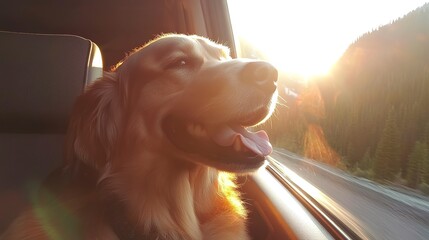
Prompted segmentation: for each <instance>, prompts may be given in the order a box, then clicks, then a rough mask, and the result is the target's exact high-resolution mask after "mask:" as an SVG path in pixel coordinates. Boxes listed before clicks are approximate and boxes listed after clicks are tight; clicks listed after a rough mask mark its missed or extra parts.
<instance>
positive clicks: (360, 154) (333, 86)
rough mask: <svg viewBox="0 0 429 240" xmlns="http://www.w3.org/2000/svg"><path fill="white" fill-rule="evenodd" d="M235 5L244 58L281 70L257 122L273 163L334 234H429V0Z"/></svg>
mask: <svg viewBox="0 0 429 240" xmlns="http://www.w3.org/2000/svg"><path fill="white" fill-rule="evenodd" d="M228 7H229V11H230V14H231V22H232V26H233V32H234V38H235V42H236V48H237V54H238V56H239V57H248V58H261V59H266V60H268V61H270V62H272V63H273V64H274V65H275V66H276V67H277V68H278V69H279V81H278V90H279V100H278V104H277V109H276V111H275V113H274V114H273V116H272V117H271V119H270V120H268V121H267V122H266V123H265V124H263V125H262V126H258V127H260V128H261V129H266V130H267V132H268V133H269V136H270V139H271V142H272V144H273V145H274V149H275V150H274V152H273V154H272V155H271V158H270V159H269V165H268V167H267V169H268V171H269V172H270V173H271V174H273V175H274V176H276V178H277V179H278V181H280V182H282V184H283V186H285V188H287V189H288V190H289V191H291V192H293V193H294V194H295V196H296V197H297V198H298V199H300V202H301V203H302V204H304V205H305V206H306V208H307V209H309V211H310V212H311V213H312V214H313V216H316V219H318V221H319V222H320V223H321V224H322V225H323V226H324V227H325V228H326V229H328V231H329V232H330V233H331V234H332V235H333V236H334V237H335V238H351V239H359V238H362V239H427V238H429V222H428V221H427V219H429V198H428V194H429V190H428V189H429V188H428V186H429V185H428V184H429V178H427V176H429V154H428V148H429V110H428V108H427V106H428V104H429V97H428V96H429V71H428V67H427V66H429V65H428V64H429V55H428V54H424V53H423V52H425V53H427V52H428V51H429V21H427V19H428V17H429V3H425V1H401V2H391V1H377V2H370V1H368V2H366V1H299V2H296V1H295V2H294V1H240V0H235V1H234V0H230V1H228ZM287 204H288V203H287V202H285V203H284V205H285V206H286V205H287ZM336 234H337V235H336Z"/></svg>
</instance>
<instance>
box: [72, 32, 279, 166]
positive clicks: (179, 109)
mask: <svg viewBox="0 0 429 240" xmlns="http://www.w3.org/2000/svg"><path fill="white" fill-rule="evenodd" d="M276 80H277V70H276V69H275V68H274V67H273V66H271V65H270V64H268V63H266V62H262V61H251V60H244V59H231V58H230V56H229V51H228V49H227V48H226V47H224V46H222V45H219V44H216V43H214V42H212V41H210V40H208V39H206V38H202V37H198V36H185V35H165V36H162V37H160V38H157V39H156V40H154V41H152V42H150V43H148V44H146V45H145V46H144V47H142V48H140V49H137V50H136V51H134V52H133V53H132V54H130V55H129V56H128V57H127V58H126V59H125V60H124V61H123V62H122V63H120V64H118V66H117V67H116V69H115V70H114V71H113V72H112V73H108V74H106V76H105V77H103V78H101V79H99V80H97V81H96V82H94V83H93V84H92V85H91V86H90V87H89V88H88V89H87V90H86V92H85V93H84V94H83V95H82V96H81V97H80V98H79V99H78V102H77V104H76V106H75V110H74V113H73V116H72V120H71V124H70V129H69V136H68V150H69V151H68V152H67V154H69V155H70V154H72V155H73V156H74V157H75V158H78V159H80V160H82V161H84V162H86V163H87V164H90V165H92V166H95V167H96V168H98V167H101V166H103V165H105V164H106V163H107V162H109V161H111V159H113V158H115V156H116V157H117V156H121V155H123V153H124V152H128V153H130V152H134V153H136V152H144V151H147V152H151V153H152V154H158V155H163V156H168V159H180V160H186V161H187V162H192V163H197V164H204V165H208V166H210V167H214V168H217V169H219V170H224V171H231V172H246V171H251V170H255V169H257V168H259V167H260V166H261V165H262V164H263V162H264V159H265V157H266V156H267V155H268V154H270V153H271V151H272V148H271V145H270V143H269V141H268V137H267V135H266V134H265V132H264V131H259V132H257V133H254V132H251V131H249V130H247V129H246V127H249V126H254V125H256V124H258V123H260V122H262V121H264V120H265V119H267V118H268V117H269V116H270V114H271V112H272V111H273V108H274V105H275V102H276V97H277V92H276ZM124 161H125V160H124ZM142 161H144V159H143V160H142Z"/></svg>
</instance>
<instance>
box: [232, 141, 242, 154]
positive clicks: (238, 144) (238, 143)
mask: <svg viewBox="0 0 429 240" xmlns="http://www.w3.org/2000/svg"><path fill="white" fill-rule="evenodd" d="M233 147H234V150H235V151H236V152H239V151H241V141H240V139H239V138H236V139H235V140H234V146H233Z"/></svg>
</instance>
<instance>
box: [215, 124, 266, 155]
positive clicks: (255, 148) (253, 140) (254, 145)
mask: <svg viewBox="0 0 429 240" xmlns="http://www.w3.org/2000/svg"><path fill="white" fill-rule="evenodd" d="M209 134H210V136H211V138H212V139H213V141H215V142H216V143H217V144H219V145H220V146H224V147H226V146H232V145H233V143H234V140H235V138H237V137H239V138H240V140H241V142H242V143H243V145H244V146H246V147H247V148H248V149H250V150H251V151H252V152H254V153H255V154H258V155H260V156H268V155H269V154H270V153H271V152H272V151H273V147H272V146H271V143H270V141H269V139H268V135H267V133H266V132H265V131H263V130H261V131H258V132H256V133H254V132H250V131H247V129H245V128H244V127H242V126H227V125H223V126H219V127H216V128H213V129H210V131H209Z"/></svg>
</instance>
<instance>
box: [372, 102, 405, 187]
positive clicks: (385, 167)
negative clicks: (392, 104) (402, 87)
mask: <svg viewBox="0 0 429 240" xmlns="http://www.w3.org/2000/svg"><path fill="white" fill-rule="evenodd" d="M398 132H399V130H398V126H397V125H396V119H395V112H394V108H392V109H391V110H390V112H389V115H388V117H387V120H386V122H385V126H384V129H383V133H382V136H381V138H380V141H379V142H378V145H377V150H376V152H375V160H374V173H375V178H377V179H384V180H393V179H394V177H395V175H396V174H397V173H398V172H399V169H400V166H399V133H398Z"/></svg>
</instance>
